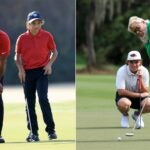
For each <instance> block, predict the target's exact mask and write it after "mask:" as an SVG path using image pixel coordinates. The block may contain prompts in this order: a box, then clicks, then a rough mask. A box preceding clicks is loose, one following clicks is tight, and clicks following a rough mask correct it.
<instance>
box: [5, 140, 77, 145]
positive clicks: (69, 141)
mask: <svg viewBox="0 0 150 150" xmlns="http://www.w3.org/2000/svg"><path fill="white" fill-rule="evenodd" d="M74 142H76V141H75V140H43V141H39V142H22V141H18V142H6V143H4V144H25V143H26V144H40V143H61V144H62V143H64V144H67V143H74Z"/></svg>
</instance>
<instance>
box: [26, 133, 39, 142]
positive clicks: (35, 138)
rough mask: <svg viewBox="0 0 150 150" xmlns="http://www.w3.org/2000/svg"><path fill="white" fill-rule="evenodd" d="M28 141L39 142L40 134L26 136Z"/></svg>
mask: <svg viewBox="0 0 150 150" xmlns="http://www.w3.org/2000/svg"><path fill="white" fill-rule="evenodd" d="M26 141H27V142H38V141H40V139H39V137H38V135H35V134H31V133H30V134H29V136H28V137H27V138H26Z"/></svg>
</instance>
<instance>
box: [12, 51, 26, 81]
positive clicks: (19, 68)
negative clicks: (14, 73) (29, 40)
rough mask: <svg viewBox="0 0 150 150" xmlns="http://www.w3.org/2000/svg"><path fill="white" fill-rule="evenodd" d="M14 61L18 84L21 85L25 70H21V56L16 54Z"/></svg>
mask: <svg viewBox="0 0 150 150" xmlns="http://www.w3.org/2000/svg"><path fill="white" fill-rule="evenodd" d="M14 60H15V63H16V66H17V68H18V76H19V79H20V82H21V83H22V82H24V81H25V70H24V68H23V64H22V58H21V54H17V53H16V54H15V57H14Z"/></svg>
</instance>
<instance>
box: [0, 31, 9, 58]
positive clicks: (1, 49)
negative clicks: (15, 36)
mask: <svg viewBox="0 0 150 150" xmlns="http://www.w3.org/2000/svg"><path fill="white" fill-rule="evenodd" d="M9 54H10V39H9V36H8V35H7V33H5V32H4V31H2V30H0V56H8V55H9Z"/></svg>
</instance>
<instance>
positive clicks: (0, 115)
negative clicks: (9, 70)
mask: <svg viewBox="0 0 150 150" xmlns="http://www.w3.org/2000/svg"><path fill="white" fill-rule="evenodd" d="M0 83H1V84H2V85H3V77H2V78H1V80H0ZM3 118H4V104H3V99H2V94H0V136H1V133H2V128H3Z"/></svg>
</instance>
